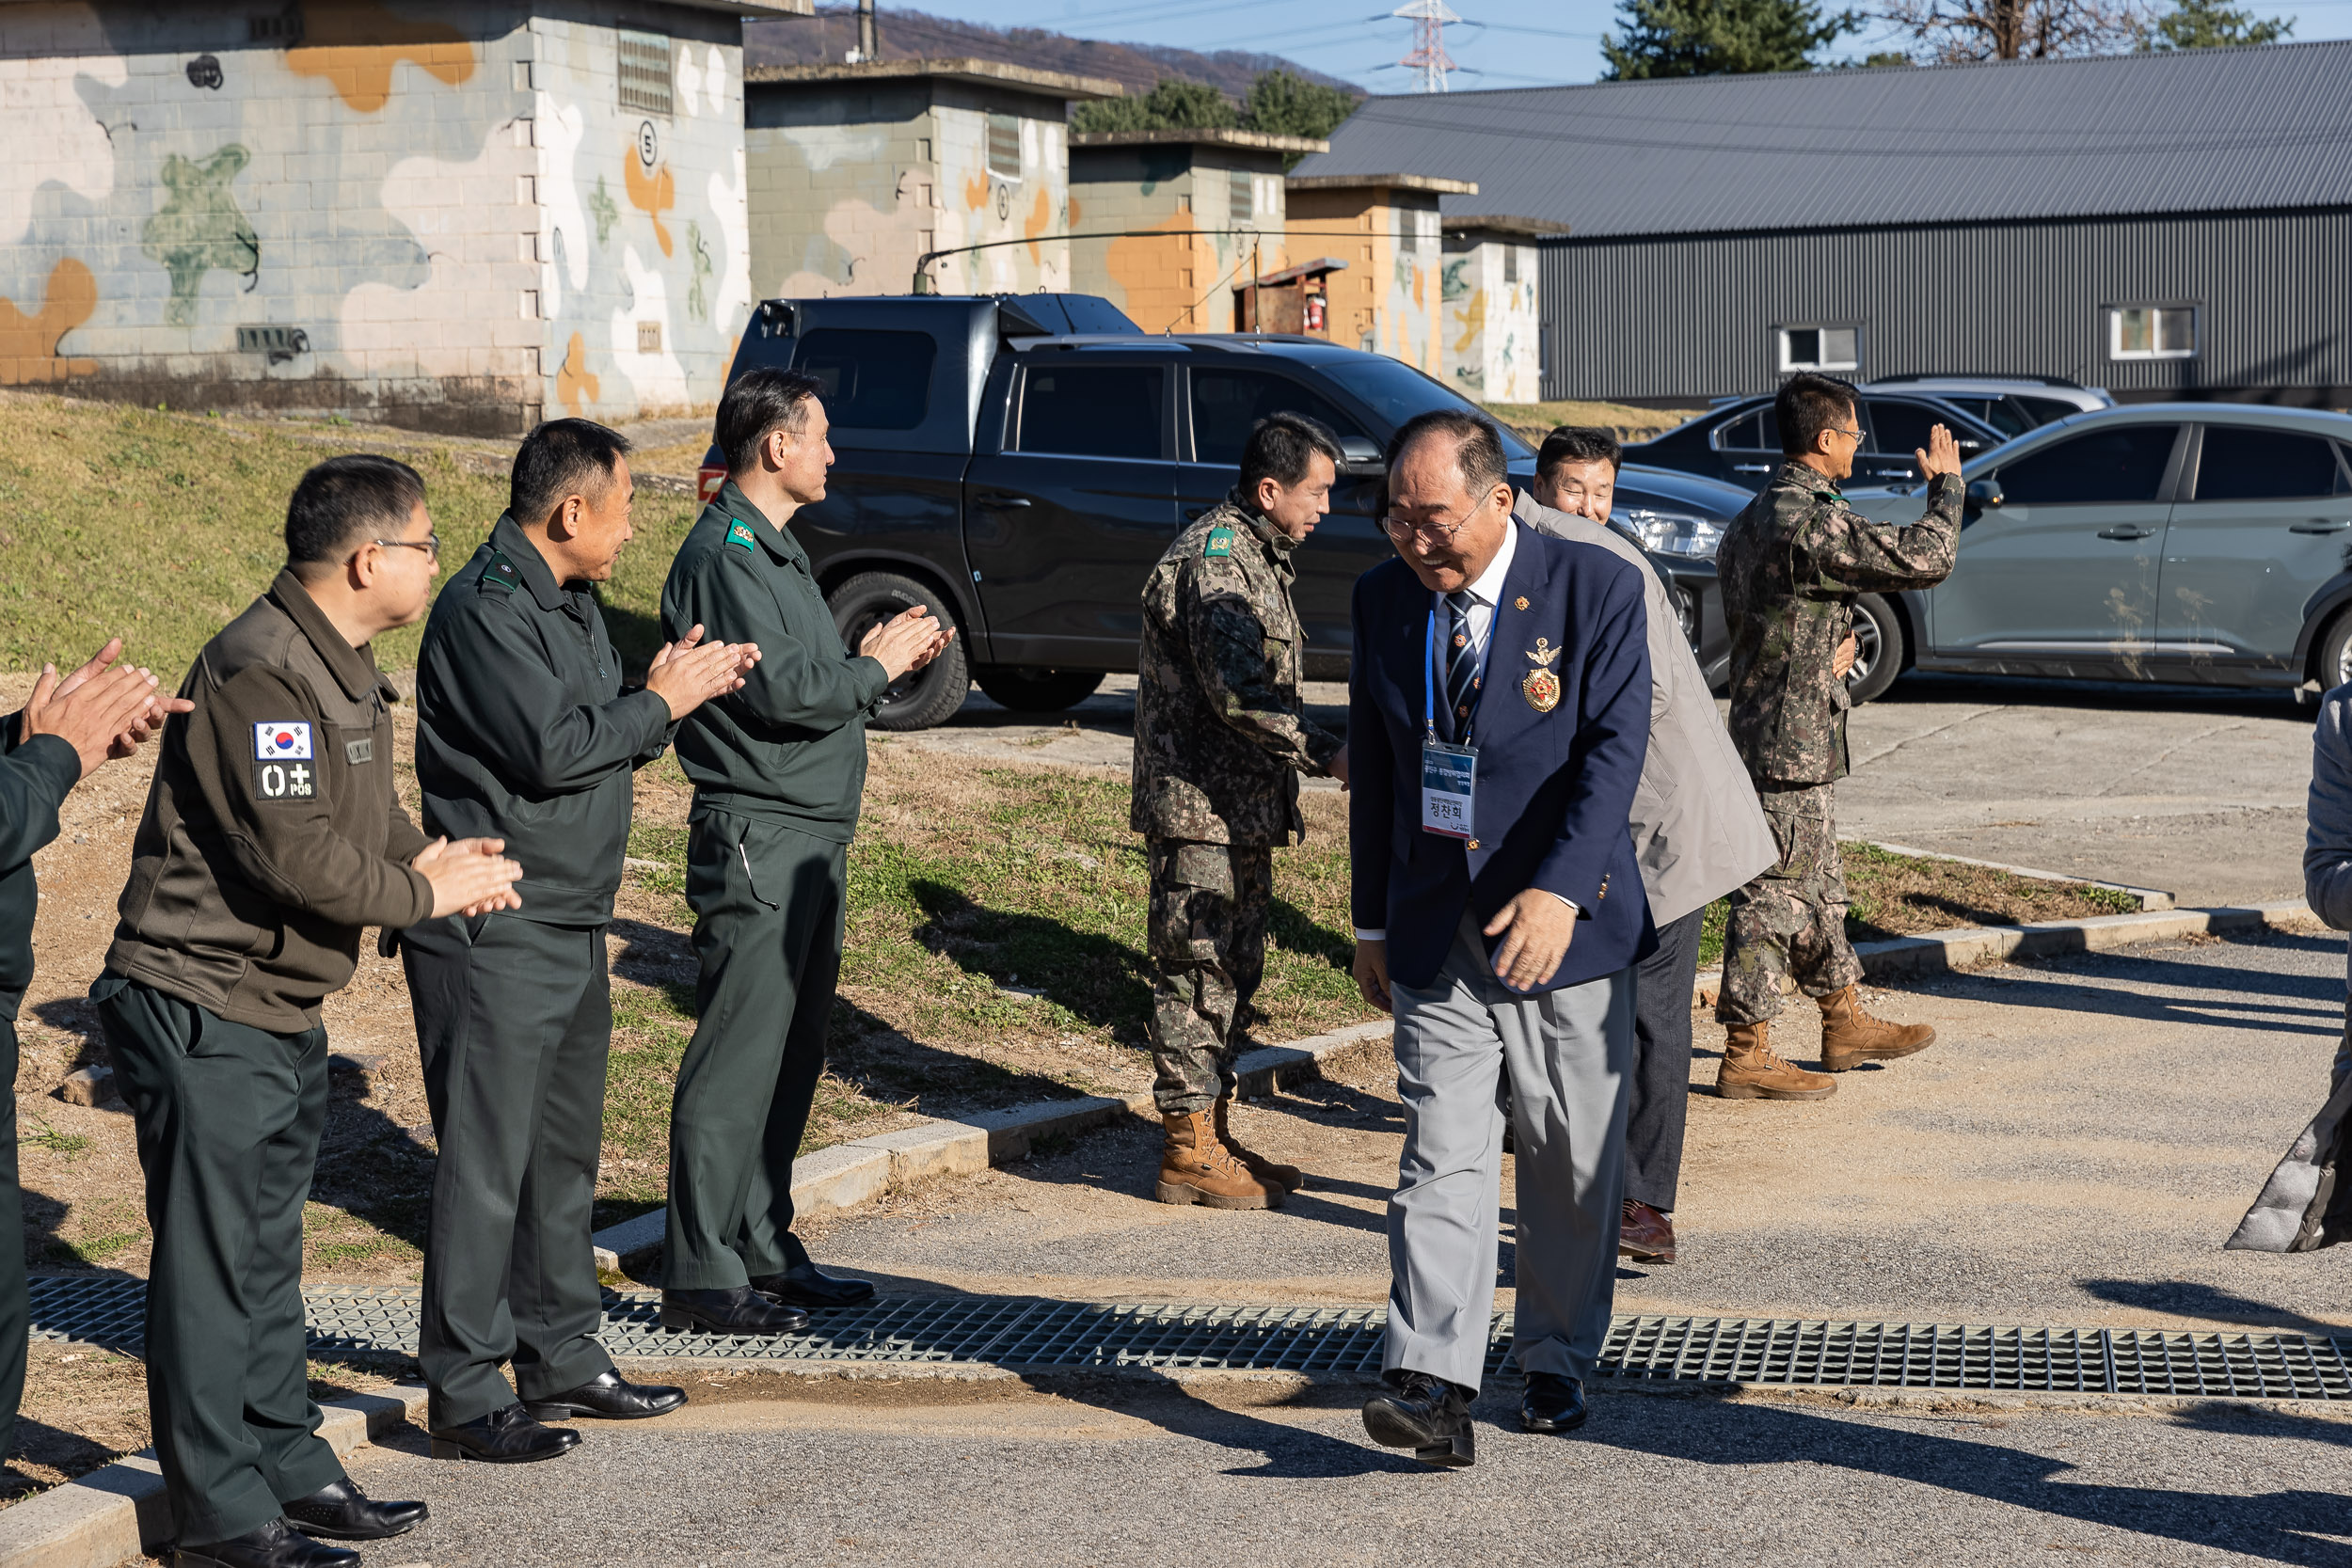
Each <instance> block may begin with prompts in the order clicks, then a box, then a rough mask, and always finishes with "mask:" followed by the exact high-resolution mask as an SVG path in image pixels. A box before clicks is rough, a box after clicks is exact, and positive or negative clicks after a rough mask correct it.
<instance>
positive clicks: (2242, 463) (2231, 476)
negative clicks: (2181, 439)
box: [2197, 424, 2344, 501]
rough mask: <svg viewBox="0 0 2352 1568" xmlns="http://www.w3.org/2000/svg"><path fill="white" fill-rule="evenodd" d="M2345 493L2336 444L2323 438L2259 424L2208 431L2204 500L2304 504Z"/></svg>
mask: <svg viewBox="0 0 2352 1568" xmlns="http://www.w3.org/2000/svg"><path fill="white" fill-rule="evenodd" d="M2343 494H2344V475H2343V470H2342V469H2341V468H2339V467H2337V464H2336V448H2335V443H2334V442H2332V441H2330V440H2328V438H2327V437H2326V436H2304V435H2300V434H2298V433H2296V432H2295V431H2291V430H2264V429H2261V428H2259V427H2257V426H2254V425H2235V424H2210V425H2207V426H2206V427H2205V451H2204V455H2203V456H2201V457H2200V458H2199V459H2198V462H2197V499H2199V500H2201V501H2270V500H2299V499H2303V498H2305V497H2312V496H2340V495H2343Z"/></svg>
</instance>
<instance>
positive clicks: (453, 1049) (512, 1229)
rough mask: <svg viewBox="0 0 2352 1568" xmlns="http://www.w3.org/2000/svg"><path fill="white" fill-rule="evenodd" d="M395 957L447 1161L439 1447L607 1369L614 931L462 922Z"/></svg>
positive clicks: (434, 1283)
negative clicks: (606, 1167) (599, 1214)
mask: <svg viewBox="0 0 2352 1568" xmlns="http://www.w3.org/2000/svg"><path fill="white" fill-rule="evenodd" d="M400 946H401V963H402V965H403V967H404V968H405V970H406V971H407V974H408V994H409V998H410V1000H411V1002H412V1004H413V1005H414V1006H415V1008H416V1015H417V1049H418V1053H419V1055H420V1056H421V1059H422V1062H423V1066H424V1093H425V1101H426V1103H427V1104H428V1105H429V1106H430V1107H431V1108H432V1112H433V1132H434V1136H435V1137H436V1138H437V1140H438V1141H439V1144H440V1149H441V1152H440V1159H439V1162H438V1164H437V1165H436V1166H435V1168H434V1174H433V1214H432V1221H431V1226H430V1234H429V1236H428V1237H427V1240H426V1243H425V1252H424V1304H423V1312H422V1317H421V1322H420V1323H419V1326H418V1336H417V1338H418V1344H417V1361H418V1364H419V1365H420V1366H421V1368H422V1369H423V1370H424V1378H425V1382H426V1384H427V1385H428V1386H430V1387H431V1389H432V1400H431V1404H430V1407H429V1409H428V1410H427V1412H426V1416H425V1419H426V1422H427V1424H429V1425H430V1426H431V1427H432V1428H433V1429H434V1430H436V1431H439V1430H441V1429H443V1428H447V1427H453V1426H460V1425H463V1424H464V1423H465V1422H468V1421H471V1420H475V1419H478V1418H481V1417H484V1416H486V1415H488V1414H489V1413H490V1412H491V1411H493V1410H500V1409H503V1408H504V1407H505V1406H507V1405H509V1404H512V1403H514V1402H515V1398H516V1394H520V1395H521V1396H522V1397H523V1398H524V1399H527V1400H528V1399H545V1398H547V1397H548V1396H550V1395H554V1394H561V1393H564V1392H565V1391H566V1390H569V1389H573V1388H577V1387H579V1386H580V1385H581V1384H583V1383H588V1382H591V1381H593V1380H594V1379H596V1378H598V1377H601V1376H603V1375H604V1374H605V1373H606V1372H608V1371H611V1370H612V1357H611V1356H610V1355H608V1354H605V1351H604V1347H603V1346H602V1345H601V1344H599V1343H597V1341H596V1329H597V1328H598V1326H599V1325H600V1323H601V1322H602V1316H603V1314H602V1304H601V1300H600V1295H599V1292H598V1291H597V1288H596V1254H595V1251H594V1248H593V1246H592V1244H591V1243H590V1242H589V1239H588V1237H589V1223H590V1220H589V1216H590V1211H591V1208H592V1206H593V1205H594V1204H595V1202H596V1161H597V1157H598V1155H599V1153H600V1152H601V1150H602V1148H603V1143H604V1069H605V1058H606V1056H607V1054H608V1053H609V1052H610V1050H611V1047H612V990H611V982H610V980H609V978H608V976H607V974H606V969H605V944H604V927H601V926H595V927H576V926H542V925H539V924H537V923H536V922H533V921H530V920H524V919H521V918H519V917H517V916H516V915H513V914H507V913H503V912H501V913H496V914H487V915H479V916H476V917H475V918H473V919H471V920H468V919H464V918H461V917H458V916H451V917H449V918H448V919H444V920H428V921H425V922H424V923H422V924H421V925H418V926H413V927H409V928H408V929H407V930H406V931H405V932H403V933H402V934H401V943H400ZM504 1361H512V1362H513V1363H514V1375H515V1383H514V1386H513V1387H512V1388H510V1387H508V1386H507V1382H506V1378H505V1376H504V1375H503V1374H502V1373H501V1371H500V1370H499V1364H500V1363H501V1362H504Z"/></svg>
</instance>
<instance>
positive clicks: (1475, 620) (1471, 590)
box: [1356, 518, 1576, 942]
mask: <svg viewBox="0 0 2352 1568" xmlns="http://www.w3.org/2000/svg"><path fill="white" fill-rule="evenodd" d="M1518 553H1519V524H1518V519H1516V518H1514V519H1511V520H1510V521H1509V523H1508V524H1507V525H1506V526H1505V527H1504V528H1503V531H1502V548H1501V549H1499V550H1497V551H1495V558H1494V560H1492V561H1490V562H1487V563H1486V570H1485V571H1483V572H1481V573H1479V574H1478V580H1477V581H1475V582H1472V583H1469V584H1467V585H1466V586H1465V587H1464V588H1463V590H1462V592H1464V593H1466V594H1469V595H1470V646H1471V647H1472V648H1473V649H1475V650H1477V653H1478V657H1479V662H1480V665H1481V667H1482V669H1483V667H1484V665H1485V663H1486V641H1487V639H1488V637H1489V636H1491V635H1492V634H1493V632H1494V629H1495V610H1497V609H1498V608H1500V607H1501V605H1502V582H1503V579H1504V578H1507V577H1509V576H1510V575H1511V558H1512V557H1513V556H1516V555H1518ZM1429 603H1430V609H1431V610H1432V612H1433V613H1434V612H1438V611H1441V610H1443V609H1444V605H1445V596H1444V595H1443V594H1431V595H1430V596H1429ZM1479 695H1480V696H1481V697H1482V698H1483V697H1484V696H1485V695H1486V686H1485V677H1484V676H1483V674H1482V676H1481V677H1480V686H1479ZM1476 711H1477V710H1476V709H1472V710H1471V712H1472V714H1473V717H1474V716H1475V714H1476ZM1471 733H1472V734H1473V735H1475V734H1476V733H1477V732H1476V730H1475V729H1473V730H1472V731H1471ZM1552 896H1553V897H1555V898H1559V897H1560V895H1558V894H1556V893H1555V894H1553V895H1552ZM1560 902H1562V903H1563V904H1565V905H1567V906H1568V908H1569V909H1571V910H1573V909H1575V908H1576V901H1575V900H1574V899H1570V898H1560ZM1356 940H1357V941H1358V942H1386V941H1388V940H1389V932H1388V928H1387V927H1381V928H1380V929H1379V930H1376V931H1375V930H1372V929H1369V928H1367V927H1361V926H1359V927H1356Z"/></svg>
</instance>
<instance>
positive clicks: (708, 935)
mask: <svg viewBox="0 0 2352 1568" xmlns="http://www.w3.org/2000/svg"><path fill="white" fill-rule="evenodd" d="M849 855H850V850H849V846H848V845H846V844H839V843H835V842H834V841H833V840H831V839H825V838H818V837H817V836H815V835H814V834H810V833H804V832H799V831H798V830H796V829H792V828H787V827H782V826H779V825H776V824H774V823H768V822H755V821H751V820H749V819H747V818H744V817H740V816H729V815H727V814H725V813H723V812H708V813H705V814H703V815H701V816H697V817H696V818H695V819H694V822H693V827H692V830H691V833H690V835H689V837H688V839H687V850H686V901H687V902H688V903H689V904H690V905H691V906H692V907H693V911H694V916H695V919H694V953H695V956H696V957H697V958H700V959H701V960H702V974H701V977H700V979H699V980H698V981H697V983H696V985H695V988H694V1014H695V1023H694V1038H693V1041H692V1043H691V1044H689V1045H688V1046H687V1048H686V1059H685V1060H684V1061H683V1062H681V1063H680V1064H679V1065H678V1075H677V1092H676V1095H675V1098H674V1099H673V1100H672V1101H671V1102H670V1214H669V1237H668V1241H667V1243H666V1244H665V1246H664V1248H663V1253H662V1275H661V1277H662V1282H663V1283H664V1284H665V1285H667V1286H669V1287H670V1288H671V1289H673V1290H679V1291H715V1290H726V1289H729V1288H731V1287H734V1286H739V1285H744V1284H748V1283H749V1282H750V1281H751V1280H753V1279H755V1278H758V1277H760V1276H762V1275H772V1274H780V1273H782V1272H784V1271H785V1270H786V1269H788V1268H792V1267H795V1266H797V1265H799V1264H802V1263H805V1262H807V1261H808V1250H807V1248H805V1247H803V1245H802V1244H801V1242H800V1238H799V1237H797V1236H795V1235H793V1234H792V1160H793V1157H794V1156H795V1155H797V1154H798V1153H799V1152H800V1148H801V1134H802V1133H803V1132H805V1131H806V1130H807V1127H808V1108H809V1105H810V1103H811V1101H814V1100H815V1098H816V1095H817V1080H818V1075H819V1074H821V1073H822V1072H823V1071H824V1068H825V1028H826V1025H827V1023H828V1022H830V1021H831V1017H832V1013H833V997H834V984H835V982H836V981H838V980H839V978H840V976H841V931H842V916H843V913H844V910H845V905H846V899H847V894H848V877H849Z"/></svg>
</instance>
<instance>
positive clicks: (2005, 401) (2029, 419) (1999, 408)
mask: <svg viewBox="0 0 2352 1568" xmlns="http://www.w3.org/2000/svg"><path fill="white" fill-rule="evenodd" d="M1944 401H1945V402H1946V403H1948V404H1951V405H1952V406H1953V407H1955V408H1957V409H1959V410H1960V411H1961V412H1962V413H1963V414H1969V415H1973V416H1975V417H1976V418H1977V419H1979V420H1983V421H1984V422H1985V423H1986V424H1987V425H1989V426H1990V427H1992V430H1993V433H1994V435H1996V436H2000V438H2001V439H2002V440H2004V441H2006V440H2009V439H2010V437H2012V436H2023V435H2024V434H2026V432H2027V431H2028V430H2031V429H2033V428H2034V427H2035V426H2036V425H2039V424H2042V423H2043V422H2044V421H2043V420H2040V419H2037V418H2035V417H2034V413H2033V411H2032V410H2031V409H2029V408H2027V407H2026V406H2025V404H2022V403H2020V402H2019V401H2018V400H2017V399H2015V398H2010V397H1980V398H1979V397H1965V398H1956V397H1947V398H1946V399H1945V400H1944Z"/></svg>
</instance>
